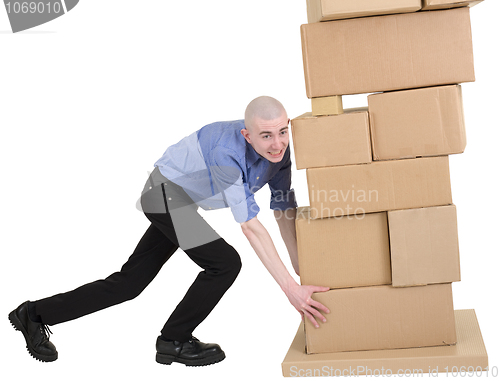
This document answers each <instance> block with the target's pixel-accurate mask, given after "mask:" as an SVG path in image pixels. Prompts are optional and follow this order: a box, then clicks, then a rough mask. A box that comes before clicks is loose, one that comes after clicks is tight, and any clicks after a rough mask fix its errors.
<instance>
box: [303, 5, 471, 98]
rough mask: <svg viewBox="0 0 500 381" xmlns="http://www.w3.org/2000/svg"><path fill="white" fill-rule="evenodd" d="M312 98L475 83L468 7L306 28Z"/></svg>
mask: <svg viewBox="0 0 500 381" xmlns="http://www.w3.org/2000/svg"><path fill="white" fill-rule="evenodd" d="M301 36H302V57H303V61H304V75H305V82H306V93H307V97H308V98H313V97H325V96H330V95H345V94H359V93H371V92H377V91H387V90H401V89H409V88H417V87H426V86H438V85H447V84H456V83H461V82H471V81H474V63H473V57H472V36H471V27H470V18H469V8H467V7H465V8H458V9H451V10H444V11H439V12H414V13H404V14H395V15H387V16H373V17H363V18H357V19H349V20H338V21H330V22H322V23H313V24H304V25H302V26H301Z"/></svg>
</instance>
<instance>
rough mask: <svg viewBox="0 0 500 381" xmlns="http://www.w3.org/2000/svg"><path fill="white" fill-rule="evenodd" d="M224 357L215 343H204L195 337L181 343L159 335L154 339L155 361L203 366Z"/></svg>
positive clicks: (167, 363)
mask: <svg viewBox="0 0 500 381" xmlns="http://www.w3.org/2000/svg"><path fill="white" fill-rule="evenodd" d="M225 358H226V355H225V354H224V351H223V350H222V349H221V348H220V347H219V346H218V345H217V344H205V343H202V342H200V341H199V340H198V339H197V338H196V337H192V338H191V340H189V341H186V342H185V343H181V342H179V341H165V340H162V339H161V338H160V337H158V339H157V340H156V362H159V363H160V364H166V365H170V364H172V362H179V363H181V364H184V365H186V366H204V365H210V364H215V363H217V362H220V361H222V360H224V359H225Z"/></svg>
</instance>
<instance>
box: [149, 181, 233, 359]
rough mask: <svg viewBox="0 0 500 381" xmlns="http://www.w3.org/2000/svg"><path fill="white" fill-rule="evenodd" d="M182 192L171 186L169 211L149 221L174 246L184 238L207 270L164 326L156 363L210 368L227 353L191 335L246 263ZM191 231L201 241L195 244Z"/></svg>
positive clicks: (192, 255) (188, 251) (186, 246)
mask: <svg viewBox="0 0 500 381" xmlns="http://www.w3.org/2000/svg"><path fill="white" fill-rule="evenodd" d="M182 193H183V192H181V191H180V190H179V189H178V188H176V187H175V186H174V185H167V186H166V187H165V196H166V198H167V200H169V201H168V212H167V213H165V214H149V213H146V217H148V218H149V220H150V221H151V222H152V223H153V224H154V225H155V226H157V227H158V229H160V230H161V231H162V232H163V233H164V234H165V235H166V236H167V237H168V238H169V239H170V240H172V241H173V242H174V243H176V244H178V243H179V240H181V238H179V237H182V240H181V244H180V245H179V246H180V247H181V248H182V249H183V250H184V252H185V253H186V254H187V255H188V256H189V257H190V258H191V259H192V260H193V261H194V262H195V263H196V264H198V265H199V266H200V267H201V268H203V271H201V272H200V273H199V274H198V276H197V278H196V279H195V281H194V282H193V284H192V285H191V287H190V288H189V290H188V291H187V293H186V295H185V296H184V298H183V299H182V301H181V302H180V303H179V304H178V306H177V307H176V309H175V311H174V312H173V313H172V315H171V316H170V318H169V319H168V321H167V323H166V324H165V326H164V327H163V329H162V331H161V333H162V335H161V336H160V337H159V338H158V340H157V343H156V348H157V354H156V361H157V362H159V363H162V364H171V363H172V362H173V361H175V362H180V363H183V364H185V365H196V366H200V365H209V364H213V363H216V362H219V361H222V360H223V359H224V358H225V354H224V352H223V351H222V350H221V348H220V347H219V346H218V345H217V344H205V343H202V342H200V341H198V340H197V339H194V338H193V337H192V332H193V331H194V329H195V328H196V327H197V326H198V325H199V324H200V323H201V322H202V321H203V320H204V319H205V318H206V317H207V316H208V314H209V313H210V312H211V311H212V310H213V308H214V307H215V306H216V304H217V303H218V302H219V300H220V299H221V298H222V296H223V295H224V293H225V292H226V291H227V290H228V289H229V287H230V286H231V285H232V284H233V282H234V280H235V279H236V277H237V275H238V273H239V271H240V269H241V260H240V257H239V255H238V253H237V252H236V250H235V249H234V248H233V247H232V246H230V245H229V244H228V243H227V242H226V241H225V240H223V239H222V238H220V237H219V236H218V234H217V233H216V232H215V231H214V230H213V229H212V228H211V227H210V225H209V224H208V223H207V222H206V221H205V220H204V219H203V218H202V217H201V216H200V215H199V214H198V212H197V211H196V209H197V208H196V206H194V205H192V204H191V205H190V204H189V202H190V200H189V199H188V198H186V196H185V194H182ZM186 231H187V232H191V234H193V235H196V237H195V238H193V239H191V238H190V237H189V234H186ZM200 237H201V240H200ZM200 242H201V244H199V245H197V243H200Z"/></svg>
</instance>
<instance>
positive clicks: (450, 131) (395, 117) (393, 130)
mask: <svg viewBox="0 0 500 381" xmlns="http://www.w3.org/2000/svg"><path fill="white" fill-rule="evenodd" d="M368 111H369V115H370V132H371V138H372V139H371V142H372V149H373V159H374V160H389V159H403V158H411V157H421V156H437V155H450V154H455V153H462V152H464V149H465V145H466V137H465V123H464V115H463V106H462V91H461V87H460V86H459V85H453V86H439V87H427V88H423V89H415V90H405V91H393V92H388V93H379V94H372V95H369V96H368Z"/></svg>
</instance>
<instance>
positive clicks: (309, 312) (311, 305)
mask: <svg viewBox="0 0 500 381" xmlns="http://www.w3.org/2000/svg"><path fill="white" fill-rule="evenodd" d="M328 290H330V289H329V288H328V287H320V286H301V285H299V284H297V283H292V284H291V285H290V286H289V287H288V288H287V289H285V290H284V291H285V294H286V296H287V297H288V300H289V301H290V303H292V305H293V306H294V307H295V309H296V310H297V311H298V312H299V313H300V315H301V316H302V320H304V316H305V317H307V318H308V319H309V320H310V321H311V323H313V324H314V326H315V327H316V328H319V324H318V322H317V321H316V318H317V319H320V320H321V321H323V322H326V318H325V317H324V316H323V315H322V314H321V312H319V310H321V311H323V312H325V313H330V310H329V309H328V308H327V307H326V306H324V305H323V304H321V303H319V302H317V301H315V300H313V299H312V298H311V295H312V294H313V293H314V292H325V291H328Z"/></svg>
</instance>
